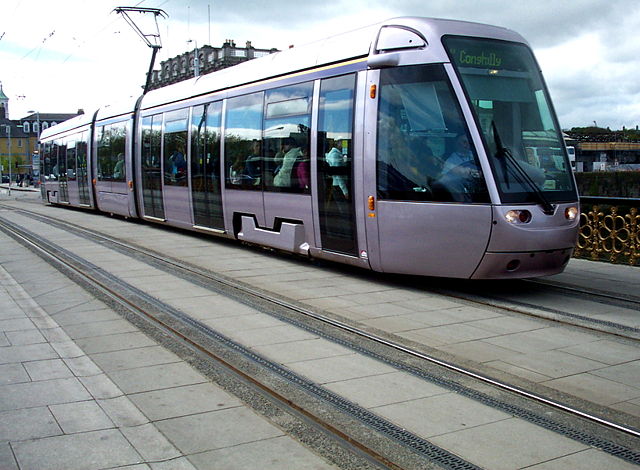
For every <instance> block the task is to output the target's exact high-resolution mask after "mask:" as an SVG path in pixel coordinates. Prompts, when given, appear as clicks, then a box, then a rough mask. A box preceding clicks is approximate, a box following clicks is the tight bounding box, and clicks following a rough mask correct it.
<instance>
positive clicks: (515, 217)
mask: <svg viewBox="0 0 640 470" xmlns="http://www.w3.org/2000/svg"><path fill="white" fill-rule="evenodd" d="M504 218H505V219H506V221H507V222H509V223H510V224H528V223H529V222H531V212H529V211H527V210H522V211H516V210H510V211H508V212H507V213H506V214H505V215H504Z"/></svg>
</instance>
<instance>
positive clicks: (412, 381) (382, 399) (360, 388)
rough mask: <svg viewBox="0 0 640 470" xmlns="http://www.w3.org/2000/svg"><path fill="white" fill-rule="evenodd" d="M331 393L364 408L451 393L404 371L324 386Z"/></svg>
mask: <svg viewBox="0 0 640 470" xmlns="http://www.w3.org/2000/svg"><path fill="white" fill-rule="evenodd" d="M325 387H326V388H328V389H329V390H331V391H333V392H335V393H337V394H339V395H341V396H346V397H350V399H351V400H352V401H355V402H356V403H358V404H359V405H360V406H362V407H364V408H372V407H378V406H383V405H389V404H392V403H400V402H405V401H408V400H416V399H419V398H424V397H429V396H433V395H438V394H443V393H448V391H447V390H446V389H444V388H442V387H439V386H437V385H434V384H432V383H430V382H427V381H425V380H422V379H419V378H417V377H414V376H412V375H410V374H407V373H405V372H393V373H390V374H383V375H375V376H370V377H362V378H357V379H351V380H344V381H341V382H333V383H329V384H326V385H325Z"/></svg>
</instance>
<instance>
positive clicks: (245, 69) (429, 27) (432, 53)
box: [142, 17, 526, 109]
mask: <svg viewBox="0 0 640 470" xmlns="http://www.w3.org/2000/svg"><path fill="white" fill-rule="evenodd" d="M385 26H399V27H403V28H410V29H413V30H415V31H417V32H419V33H420V34H421V35H422V36H423V37H424V39H426V42H427V46H426V48H424V49H425V50H426V51H428V54H427V57H428V58H429V60H432V61H433V62H448V61H449V59H448V56H447V54H446V52H445V50H444V48H443V47H442V44H441V41H440V39H441V37H442V36H443V35H446V34H453V35H464V36H479V37H491V38H496V39H503V40H507V41H519V42H525V43H526V41H525V40H524V39H523V38H522V36H520V35H519V34H517V33H515V32H514V31H511V30H508V29H506V28H501V27H497V26H490V25H485V24H481V23H471V22H466V21H456V20H443V19H433V18H420V17H401V18H392V19H389V20H386V21H383V22H380V23H377V24H373V25H370V26H366V27H363V28H360V29H357V30H354V31H349V32H345V33H342V34H338V35H334V36H331V37H328V38H325V39H322V40H319V41H316V42H313V43H309V44H306V45H302V46H299V47H294V48H291V49H288V50H286V51H281V52H276V53H274V54H269V55H268V56H265V57H261V58H258V59H253V60H249V61H247V62H243V63H241V64H239V65H235V66H233V67H229V68H226V69H223V70H220V71H217V72H213V73H210V74H206V75H202V76H200V77H197V78H192V79H189V80H185V81H182V82H179V83H176V84H173V85H169V86H166V87H163V88H159V89H156V90H153V91H151V92H149V93H148V94H147V95H145V97H144V98H143V100H142V108H143V109H148V108H153V107H156V106H161V105H163V104H167V103H171V102H174V101H177V100H181V99H188V98H190V97H196V96H201V95H205V94H208V93H212V92H216V91H220V90H224V89H227V88H231V87H235V86H241V85H246V84H250V83H255V82H259V81H261V80H266V79H268V78H272V77H277V76H280V75H285V74H289V73H295V72H299V71H303V70H308V69H312V68H314V67H318V66H322V65H328V64H333V63H338V62H341V61H347V60H350V59H355V58H364V57H367V56H368V55H369V54H370V52H371V49H372V47H371V46H372V44H373V43H374V41H375V40H376V38H377V35H378V32H379V31H380V29H381V28H382V27H385Z"/></svg>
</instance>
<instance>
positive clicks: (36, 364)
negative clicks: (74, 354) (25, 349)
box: [24, 359, 73, 382]
mask: <svg viewBox="0 0 640 470" xmlns="http://www.w3.org/2000/svg"><path fill="white" fill-rule="evenodd" d="M24 367H25V369H26V370H27V372H28V373H29V376H30V377H31V380H33V381H34V382H35V381H38V380H50V379H63V378H69V377H73V372H71V370H69V368H68V367H67V365H66V364H65V363H64V361H62V360H61V359H47V360H44V361H32V362H25V363H24Z"/></svg>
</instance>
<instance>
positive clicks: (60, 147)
mask: <svg viewBox="0 0 640 470" xmlns="http://www.w3.org/2000/svg"><path fill="white" fill-rule="evenodd" d="M54 145H55V146H56V147H57V154H58V161H57V163H56V166H55V168H54V171H53V173H54V174H55V175H56V176H57V177H58V180H59V181H61V182H63V181H67V171H66V170H67V145H66V144H65V141H64V140H63V139H60V140H56V141H55V144H54Z"/></svg>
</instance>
